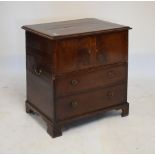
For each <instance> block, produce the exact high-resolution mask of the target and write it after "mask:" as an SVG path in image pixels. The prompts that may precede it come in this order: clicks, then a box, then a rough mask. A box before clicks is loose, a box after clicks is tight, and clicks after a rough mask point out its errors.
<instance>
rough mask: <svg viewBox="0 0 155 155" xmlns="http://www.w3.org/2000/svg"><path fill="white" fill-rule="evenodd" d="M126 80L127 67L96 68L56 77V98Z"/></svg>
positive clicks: (123, 65)
mask: <svg viewBox="0 0 155 155" xmlns="http://www.w3.org/2000/svg"><path fill="white" fill-rule="evenodd" d="M126 79H127V65H126V64H121V65H118V64H117V65H113V66H112V67H111V66H108V67H98V68H94V69H93V70H89V71H88V70H87V71H79V72H75V73H73V72H72V73H70V74H66V75H64V76H62V77H58V78H56V80H55V85H56V96H57V97H59V96H65V95H68V94H74V93H77V92H81V91H85V90H88V89H93V88H98V87H105V86H108V85H112V84H115V83H117V82H120V81H125V80H126Z"/></svg>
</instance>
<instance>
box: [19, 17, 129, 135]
mask: <svg viewBox="0 0 155 155" xmlns="http://www.w3.org/2000/svg"><path fill="white" fill-rule="evenodd" d="M22 28H23V29H25V30H26V71H27V100H26V111H27V112H28V113H38V114H40V115H41V116H42V117H43V118H44V119H45V121H46V122H47V126H48V128H47V131H48V133H49V134H50V135H51V136H52V137H57V136H60V135H62V131H61V128H62V127H63V126H64V125H65V124H66V123H69V122H71V121H75V120H77V119H81V118H84V117H89V116H94V115H96V114H98V113H101V112H104V111H109V110H113V109H116V110H117V109H122V116H127V115H128V113H129V104H128V102H127V74H128V30H129V29H130V27H128V26H122V25H118V24H114V23H110V22H105V21H101V20H98V19H93V18H86V19H78V20H71V21H63V22H54V23H46V24H37V25H28V26H23V27H22Z"/></svg>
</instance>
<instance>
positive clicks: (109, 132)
mask: <svg viewBox="0 0 155 155" xmlns="http://www.w3.org/2000/svg"><path fill="white" fill-rule="evenodd" d="M85 17H94V18H99V19H103V20H107V21H111V22H114V23H118V24H123V25H127V26H130V27H132V28H133V29H132V30H130V32H129V90H128V100H129V102H130V103H131V105H130V116H129V117H127V118H123V120H122V119H121V118H120V116H115V117H110V116H109V117H107V118H106V119H100V120H98V121H93V122H92V123H86V124H83V125H82V126H78V127H76V128H75V129H74V128H71V129H70V130H69V131H66V132H64V135H63V136H62V137H61V139H60V138H57V139H51V138H50V137H49V136H48V135H47V134H46V124H44V122H43V121H42V120H38V118H36V117H35V116H32V117H34V119H32V117H31V116H28V115H26V114H25V112H24V100H25V96H26V95H25V93H26V87H25V81H26V79H25V33H24V30H22V29H21V26H23V25H29V24H36V23H44V22H52V21H60V20H69V19H78V18H85ZM154 95H155V2H0V153H155V147H154V144H155V132H154V131H155V121H154V120H155V112H154V109H155V97H154ZM119 121H120V122H119ZM90 122H91V121H90ZM124 123H125V125H124ZM40 126H42V127H43V128H42V127H40ZM98 126H99V128H97V127H98ZM90 129H94V130H93V131H91V130H90ZM105 130H106V132H104V131H105ZM92 132H93V134H92ZM100 134H102V136H101V135H100ZM100 137H102V138H103V137H104V138H103V139H100ZM93 139H94V141H93ZM75 142H76V144H75ZM81 144H82V146H81Z"/></svg>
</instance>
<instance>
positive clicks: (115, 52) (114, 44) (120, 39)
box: [96, 31, 128, 65]
mask: <svg viewBox="0 0 155 155" xmlns="http://www.w3.org/2000/svg"><path fill="white" fill-rule="evenodd" d="M127 59H128V31H121V32H113V33H107V34H101V35H98V36H97V37H96V65H105V64H111V63H117V62H127V61H128V60H127Z"/></svg>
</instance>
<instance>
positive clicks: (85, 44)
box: [55, 37, 94, 74]
mask: <svg viewBox="0 0 155 155" xmlns="http://www.w3.org/2000/svg"><path fill="white" fill-rule="evenodd" d="M92 46H93V39H92V37H82V38H72V39H66V40H59V41H58V42H57V50H56V62H55V63H56V64H55V66H56V73H58V74H59V73H60V74H61V73H65V72H70V71H74V70H80V69H83V68H88V67H91V66H93V62H92V61H93V60H92V59H93V53H94V51H93V50H92Z"/></svg>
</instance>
